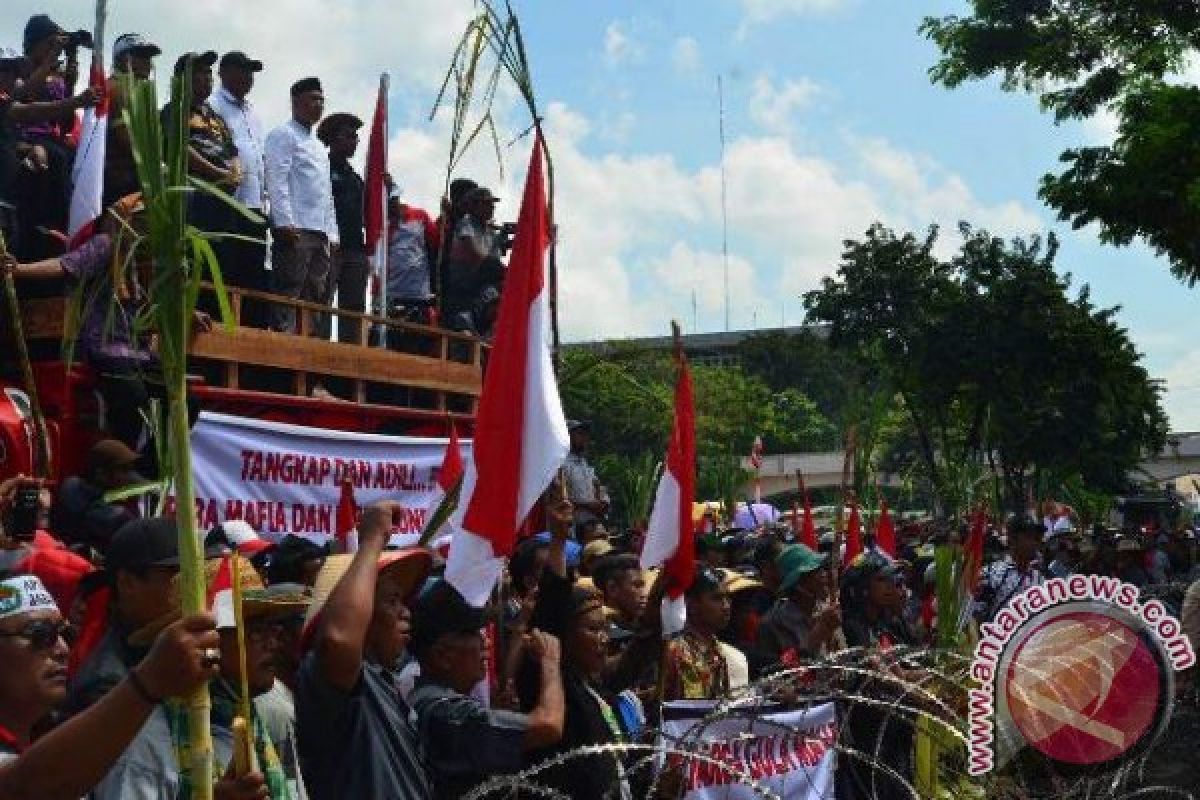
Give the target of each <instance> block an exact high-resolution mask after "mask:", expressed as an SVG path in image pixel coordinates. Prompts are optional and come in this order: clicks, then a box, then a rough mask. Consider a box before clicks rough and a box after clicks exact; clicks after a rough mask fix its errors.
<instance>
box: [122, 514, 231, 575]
mask: <svg viewBox="0 0 1200 800" xmlns="http://www.w3.org/2000/svg"><path fill="white" fill-rule="evenodd" d="M225 552H226V550H225V548H224V547H220V546H215V545H214V546H211V547H206V548H205V550H204V555H205V557H206V558H217V557H219V556H221V555H223V554H224V553H225ZM177 566H179V526H178V525H176V524H175V520H173V519H169V518H167V517H143V518H142V519H135V520H131V521H130V522H127V523H125V524H124V525H122V526H121V527H120V528H119V529H118V530H117V532H116V533H114V534H113V538H112V541H111V542H109V545H108V550H107V551H106V552H105V554H104V568H105V570H106V571H108V572H110V573H112V572H116V571H117V570H125V571H134V570H142V569H147V568H149V567H177Z"/></svg>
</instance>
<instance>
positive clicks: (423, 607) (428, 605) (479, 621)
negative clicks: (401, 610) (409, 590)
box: [412, 580, 485, 653]
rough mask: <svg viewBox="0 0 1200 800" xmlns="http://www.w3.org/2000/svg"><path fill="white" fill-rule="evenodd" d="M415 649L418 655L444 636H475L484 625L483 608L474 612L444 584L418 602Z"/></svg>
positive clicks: (430, 588) (434, 585)
mask: <svg viewBox="0 0 1200 800" xmlns="http://www.w3.org/2000/svg"><path fill="white" fill-rule="evenodd" d="M412 617H413V621H412V649H413V652H416V653H419V652H421V651H422V650H424V649H425V648H427V647H429V646H430V645H432V644H434V643H435V642H437V640H438V639H440V638H441V637H443V636H450V635H453V634H456V633H474V632H477V631H479V629H480V628H482V627H483V625H484V621H485V620H484V613H483V609H482V608H475V607H474V606H472V605H471V604H470V603H468V602H467V601H466V598H464V597H463V596H462V595H461V594H459V591H458V590H457V589H455V588H454V587H453V586H451V585H450V584H449V583H448V582H447V581H445V580H439V581H437V582H436V583H434V584H433V585H432V586H431V587H429V589H427V590H426V591H425V593H424V594H422V595H421V596H420V597H419V598H417V602H416V605H415V607H414V608H413V612H412Z"/></svg>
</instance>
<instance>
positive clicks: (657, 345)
mask: <svg viewBox="0 0 1200 800" xmlns="http://www.w3.org/2000/svg"><path fill="white" fill-rule="evenodd" d="M802 333H811V334H815V335H817V336H821V337H825V336H828V335H829V328H828V326H825V325H793V326H791V327H787V328H759V329H756V330H751V331H721V332H717V333H689V334H684V336H683V352H684V353H685V354H686V355H687V357H688V361H689V362H691V363H692V364H697V365H701V366H719V367H729V366H737V365H738V364H739V362H740V359H739V355H738V345H740V344H741V343H742V342H744V341H746V340H747V339H749V338H751V337H753V336H772V335H780V334H783V335H785V336H796V335H799V334H802ZM563 347H564V348H565V349H568V350H585V351H588V352H592V353H596V354H597V355H601V356H607V355H612V354H613V353H615V352H618V351H620V350H629V349H633V350H661V351H664V352H669V351H670V350H671V348H672V342H671V337H670V336H647V337H643V338H640V339H607V340H603V341H596V342H572V343H564V344H563Z"/></svg>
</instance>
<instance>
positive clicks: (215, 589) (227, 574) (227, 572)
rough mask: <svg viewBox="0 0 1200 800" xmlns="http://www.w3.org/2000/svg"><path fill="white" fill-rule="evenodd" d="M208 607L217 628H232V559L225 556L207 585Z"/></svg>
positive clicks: (233, 621) (233, 618) (234, 617)
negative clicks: (214, 618)
mask: <svg viewBox="0 0 1200 800" xmlns="http://www.w3.org/2000/svg"><path fill="white" fill-rule="evenodd" d="M208 608H209V610H210V611H211V612H212V613H213V615H214V616H216V618H217V627H218V628H232V627H234V625H235V624H236V619H237V618H236V615H235V614H234V612H233V559H232V558H231V557H230V556H225V557H224V558H222V559H221V564H220V566H218V567H217V574H216V575H215V576H213V582H212V584H211V585H209V587H208Z"/></svg>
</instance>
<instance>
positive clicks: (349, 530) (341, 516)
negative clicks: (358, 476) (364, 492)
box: [333, 478, 358, 553]
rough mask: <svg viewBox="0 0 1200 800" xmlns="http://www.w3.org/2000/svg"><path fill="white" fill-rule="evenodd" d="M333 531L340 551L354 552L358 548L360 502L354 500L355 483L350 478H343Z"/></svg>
mask: <svg viewBox="0 0 1200 800" xmlns="http://www.w3.org/2000/svg"><path fill="white" fill-rule="evenodd" d="M333 532H334V538H335V539H337V542H338V549H339V551H340V552H343V553H353V552H355V551H356V550H358V503H356V502H355V500H354V484H353V483H351V482H350V479H349V478H345V479H343V480H342V491H341V494H340V495H339V496H338V505H337V516H336V518H335V519H334V531H333Z"/></svg>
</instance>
